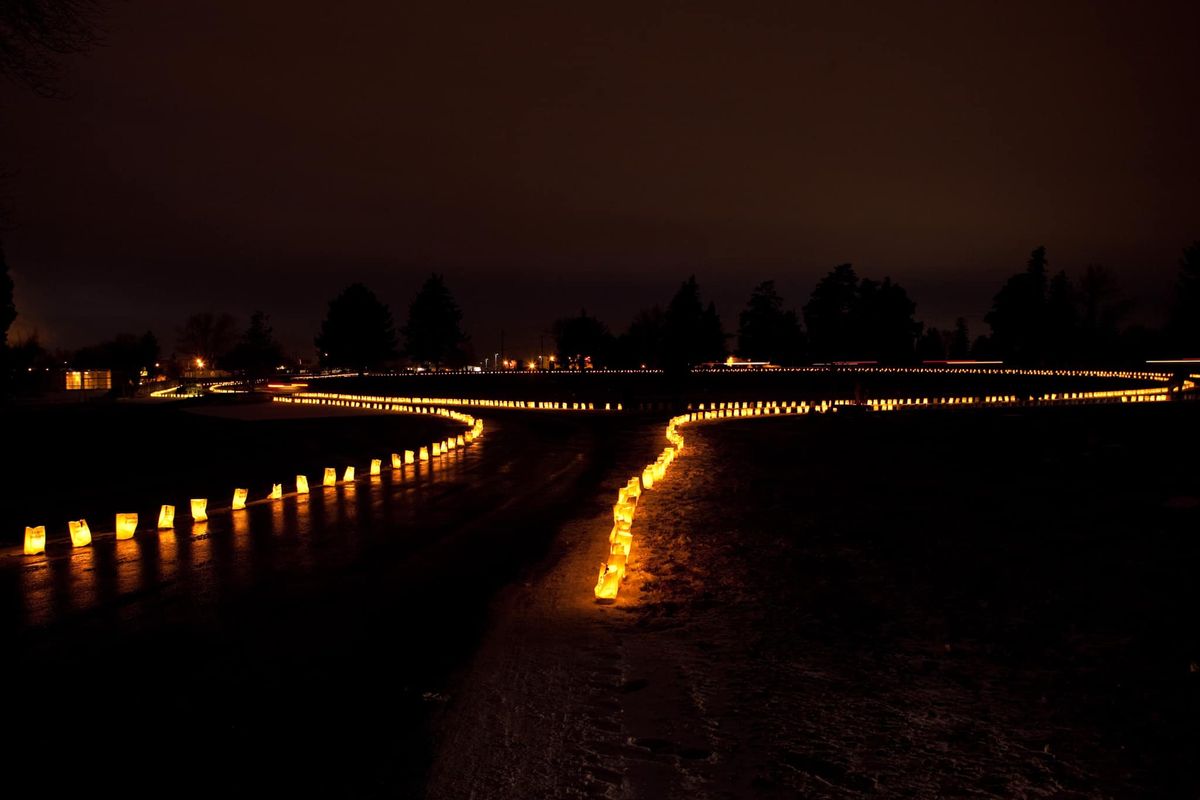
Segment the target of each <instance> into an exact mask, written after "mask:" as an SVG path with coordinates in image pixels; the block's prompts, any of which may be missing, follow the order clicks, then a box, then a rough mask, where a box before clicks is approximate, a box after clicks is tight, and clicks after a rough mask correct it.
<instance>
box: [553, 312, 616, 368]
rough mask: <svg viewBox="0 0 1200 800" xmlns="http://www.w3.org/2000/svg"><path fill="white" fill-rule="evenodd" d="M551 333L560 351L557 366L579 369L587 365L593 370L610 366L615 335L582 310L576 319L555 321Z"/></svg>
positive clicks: (568, 318)
mask: <svg viewBox="0 0 1200 800" xmlns="http://www.w3.org/2000/svg"><path fill="white" fill-rule="evenodd" d="M551 331H552V332H553V334H554V343H555V349H556V350H557V352H558V363H559V364H561V365H562V366H564V367H575V368H576V369H582V368H583V367H584V366H585V365H586V364H590V365H591V366H593V367H604V366H609V362H610V357H611V353H612V347H613V338H612V334H610V333H609V332H608V327H607V326H606V325H605V324H604V323H603V322H601V321H600V320H598V319H596V318H595V317H589V316H588V314H587V312H586V311H583V310H580V312H579V316H576V317H564V318H562V319H559V320H555V322H554V325H553V326H552V327H551Z"/></svg>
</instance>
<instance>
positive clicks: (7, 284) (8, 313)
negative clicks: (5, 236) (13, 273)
mask: <svg viewBox="0 0 1200 800" xmlns="http://www.w3.org/2000/svg"><path fill="white" fill-rule="evenodd" d="M16 318H17V307H16V305H15V304H14V303H13V282H12V278H11V277H9V274H8V261H7V260H6V259H5V258H4V243H3V242H0V350H3V349H4V348H5V347H7V346H8V329H9V328H10V327H12V324H13V320H15V319H16Z"/></svg>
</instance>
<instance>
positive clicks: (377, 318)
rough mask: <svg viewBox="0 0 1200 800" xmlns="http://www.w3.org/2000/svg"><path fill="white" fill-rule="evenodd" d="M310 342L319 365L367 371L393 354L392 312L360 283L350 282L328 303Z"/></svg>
mask: <svg viewBox="0 0 1200 800" xmlns="http://www.w3.org/2000/svg"><path fill="white" fill-rule="evenodd" d="M314 342H315V343H316V345H317V349H318V351H319V352H320V354H321V363H322V364H323V365H325V366H329V367H344V368H351V369H360V370H362V369H367V368H369V367H375V366H379V365H380V364H382V363H383V362H385V361H387V360H388V359H390V358H393V357H394V356H395V355H396V328H395V325H394V324H393V322H392V312H391V310H390V309H388V307H387V306H386V305H384V304H383V303H381V302H380V301H379V299H378V298H376V297H375V293H374V292H372V291H371V290H370V289H368V288H367V287H366V286H363V285H362V284H361V283H352V284H350V285H349V286H347V287H346V288H345V289H343V290H342V293H341V294H339V295H338V296H337V297H335V298H333V299H332V300H330V301H329V311H328V313H327V314H326V316H325V321H324V322H322V323H321V332H320V333H318V334H317V336H316V338H315V339H314Z"/></svg>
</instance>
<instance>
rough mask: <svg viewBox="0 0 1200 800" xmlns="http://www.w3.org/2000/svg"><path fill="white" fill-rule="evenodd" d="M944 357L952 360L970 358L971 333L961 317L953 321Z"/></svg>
mask: <svg viewBox="0 0 1200 800" xmlns="http://www.w3.org/2000/svg"><path fill="white" fill-rule="evenodd" d="M946 355H947V357H949V358H952V359H963V358H970V357H971V332H970V330H968V329H967V321H966V320H965V319H963V318H962V317H959V318H958V319H956V320H955V321H954V333H953V334H951V336H950V345H949V347H947V348H946Z"/></svg>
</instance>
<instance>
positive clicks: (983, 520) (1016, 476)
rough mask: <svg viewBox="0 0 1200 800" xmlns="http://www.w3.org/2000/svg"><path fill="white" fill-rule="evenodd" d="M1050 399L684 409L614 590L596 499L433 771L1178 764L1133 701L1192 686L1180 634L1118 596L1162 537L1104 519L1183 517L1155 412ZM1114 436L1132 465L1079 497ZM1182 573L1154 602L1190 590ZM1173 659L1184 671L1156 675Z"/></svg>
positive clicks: (592, 785)
mask: <svg viewBox="0 0 1200 800" xmlns="http://www.w3.org/2000/svg"><path fill="white" fill-rule="evenodd" d="M1065 413H1066V414H1070V415H1072V416H1071V417H1070V418H1067V417H1058V418H1053V417H1048V416H1047V415H1044V414H1043V415H1034V417H1032V418H1029V419H1026V418H1019V417H1015V416H1014V415H1009V414H992V415H989V416H979V415H971V416H962V415H960V416H958V417H954V418H952V421H951V422H950V424H942V423H941V422H939V421H938V420H939V419H942V418H941V417H933V416H932V415H930V416H925V417H922V418H920V419H916V418H913V419H912V420H908V419H895V418H890V419H880V420H876V419H856V420H849V419H847V420H813V419H794V420H761V421H760V420H749V421H738V422H731V423H727V424H725V423H723V424H711V425H710V424H705V425H700V426H693V427H690V428H687V429H685V435H686V436H687V440H688V447H687V450H686V452H685V453H684V455H683V457H682V459H680V460H679V461H677V463H676V465H675V467H674V468H673V470H672V472H671V473H670V474H669V476H668V478H667V480H666V481H665V482H664V483H663V484H661V485H660V486H659V487H658V488H657V489H655V490H654V491H652V492H650V493H648V494H647V495H646V496H645V497H644V498H643V502H642V503H641V505H640V506H639V509H638V515H637V519H636V521H635V523H634V531H635V544H634V550H633V553H632V556H631V560H630V573H629V576H628V579H627V582H626V584H625V585H624V586H623V588H622V591H621V595H620V597H619V599H618V601H617V602H616V604H615V605H612V606H599V605H596V604H595V603H594V601H593V598H592V579H593V576H594V575H595V571H596V565H597V564H598V563H599V562H600V560H601V559H602V558H603V554H604V552H605V550H606V534H607V532H608V529H609V525H610V514H609V512H608V508H607V507H605V508H604V510H603V512H602V513H600V512H597V513H594V514H590V515H588V517H587V518H582V519H578V520H576V521H574V522H573V523H571V524H570V525H569V526H567V527H566V528H565V529H564V530H563V531H562V533H561V536H560V539H559V548H558V551H557V555H556V557H555V558H554V559H552V560H551V561H550V562H548V563H547V566H546V569H545V571H544V572H542V573H541V574H539V575H538V576H537V577H535V578H534V579H533V580H531V581H530V582H529V583H527V584H526V585H523V586H519V587H515V588H512V589H510V590H508V591H506V592H505V593H504V594H503V595H502V596H501V599H500V601H499V602H498V604H497V605H496V607H495V611H494V614H493V622H492V626H491V630H490V632H489V633H488V634H487V636H486V638H485V640H484V642H483V644H482V646H481V647H480V649H479V651H478V653H477V655H476V657H475V659H474V663H473V664H472V665H471V667H470V669H469V670H468V671H467V673H466V674H465V675H464V676H463V677H462V678H461V680H460V687H459V689H458V690H457V692H455V694H454V696H453V697H452V698H451V701H450V702H449V703H448V705H447V709H446V712H445V714H444V716H443V718H442V719H441V720H440V723H439V724H440V736H439V740H438V747H437V756H436V760H435V763H434V765H433V768H432V771H431V774H430V780H429V796H430V797H433V798H438V799H439V800H440V799H441V798H447V799H448V798H468V797H470V798H493V797H494V798H533V797H610V798H623V797H646V798H676V797H677V798H685V797H686V798H698V797H795V796H804V797H858V796H867V795H876V794H883V795H885V796H916V797H929V798H933V797H945V796H948V795H969V796H986V797H1085V796H1086V797H1104V796H1126V795H1130V794H1133V795H1139V796H1156V795H1158V794H1159V793H1160V792H1161V790H1162V788H1163V787H1164V786H1171V785H1172V784H1173V783H1175V782H1178V781H1180V780H1181V779H1183V780H1185V781H1186V782H1187V784H1188V785H1191V786H1193V787H1194V786H1195V785H1196V781H1195V779H1194V778H1191V779H1190V780H1188V779H1186V778H1185V777H1184V776H1182V775H1179V774H1172V770H1176V771H1178V770H1180V769H1181V768H1182V767H1181V765H1182V764H1183V763H1184V761H1185V758H1184V756H1182V755H1181V754H1183V753H1186V752H1188V750H1189V748H1190V746H1191V745H1190V744H1189V742H1191V743H1194V742H1195V740H1196V737H1195V734H1194V733H1188V734H1185V735H1184V736H1183V737H1182V738H1181V737H1179V736H1177V735H1176V732H1175V731H1174V730H1171V731H1169V732H1167V733H1165V734H1164V736H1163V738H1164V740H1169V739H1171V737H1175V738H1174V741H1173V742H1171V743H1168V744H1166V745H1161V744H1159V743H1158V742H1157V741H1156V740H1155V739H1154V738H1153V737H1150V738H1147V735H1146V734H1145V733H1144V731H1142V730H1141V729H1140V727H1139V726H1141V725H1143V724H1151V723H1152V721H1153V720H1160V721H1161V720H1162V719H1163V717H1162V714H1163V713H1169V711H1170V708H1171V706H1172V705H1175V704H1177V701H1178V700H1179V699H1186V698H1187V697H1188V696H1190V695H1188V692H1195V681H1194V680H1192V681H1191V683H1190V684H1188V683H1187V681H1188V680H1189V674H1188V667H1187V659H1186V658H1183V659H1182V660H1172V659H1171V658H1169V657H1167V655H1166V654H1164V653H1159V652H1158V651H1157V649H1156V643H1155V642H1147V643H1141V642H1137V641H1135V640H1134V638H1133V637H1134V636H1135V635H1137V634H1136V633H1135V632H1136V631H1138V630H1139V629H1142V630H1148V628H1147V625H1150V624H1151V621H1152V619H1157V620H1160V621H1161V617H1162V612H1161V610H1157V609H1145V608H1138V607H1136V601H1133V600H1129V599H1128V598H1127V597H1126V595H1128V596H1129V598H1136V597H1138V596H1139V595H1143V594H1145V593H1146V592H1147V591H1148V590H1149V589H1150V585H1149V584H1147V585H1145V586H1138V585H1136V584H1130V583H1129V582H1130V581H1131V580H1132V581H1136V580H1137V575H1139V574H1142V573H1145V572H1146V571H1147V570H1149V569H1150V568H1151V567H1150V566H1148V565H1150V564H1151V562H1157V561H1159V560H1162V557H1161V555H1159V554H1155V553H1152V552H1149V551H1147V552H1145V554H1144V556H1145V558H1144V560H1145V562H1146V563H1144V564H1142V565H1141V566H1140V567H1128V566H1126V565H1127V564H1133V563H1135V562H1137V561H1139V559H1141V556H1138V555H1135V554H1133V553H1132V551H1130V550H1129V545H1130V543H1131V542H1129V541H1126V542H1119V541H1116V540H1119V539H1120V538H1122V537H1123V534H1122V533H1121V531H1123V530H1124V531H1128V530H1129V529H1128V528H1127V527H1126V526H1127V521H1128V520H1129V519H1139V518H1140V519H1142V520H1144V523H1143V524H1144V526H1145V527H1144V528H1142V534H1141V535H1163V532H1164V530H1165V528H1166V526H1168V525H1170V524H1174V522H1177V521H1178V520H1176V519H1175V517H1174V516H1172V515H1174V514H1176V513H1177V512H1174V511H1170V510H1169V509H1168V508H1167V507H1168V506H1178V505H1179V504H1178V503H1177V502H1175V501H1174V500H1172V501H1170V502H1167V503H1164V502H1163V498H1164V497H1165V496H1166V495H1167V494H1169V493H1170V492H1171V491H1172V487H1170V486H1167V485H1166V484H1165V483H1161V482H1157V481H1158V477H1157V476H1156V475H1155V474H1153V473H1154V471H1155V470H1154V468H1150V467H1147V466H1146V465H1145V464H1144V463H1142V462H1143V460H1144V458H1145V457H1148V454H1149V452H1150V450H1152V449H1153V448H1154V445H1153V444H1148V443H1147V441H1146V436H1147V435H1149V436H1153V435H1154V431H1153V430H1147V431H1144V432H1141V431H1138V430H1137V423H1136V422H1134V423H1132V424H1130V425H1125V424H1124V423H1121V422H1119V420H1121V419H1126V420H1127V419H1128V417H1125V418H1119V417H1114V416H1105V414H1107V413H1111V414H1117V413H1120V409H1117V410H1115V411H1112V412H1107V411H1104V410H1099V411H1088V412H1086V413H1080V414H1077V413H1076V412H1070V411H1068V412H1065ZM1148 418H1149V417H1143V419H1148ZM1056 419H1057V421H1056ZM1065 419H1073V420H1074V422H1072V424H1071V425H1070V426H1062V425H1060V424H1059V423H1060V422H1062V421H1063V420H1065ZM1189 419H1190V417H1189ZM1080 420H1082V422H1081V421H1080ZM1114 421H1118V424H1116V425H1114V424H1113V422H1114ZM847 425H853V426H855V427H854V428H853V429H851V428H848V427H847ZM1164 425H1165V427H1166V428H1167V429H1170V428H1171V427H1172V426H1173V423H1171V422H1170V421H1169V420H1168V421H1167V422H1166V423H1165V424H1164ZM1160 427H1162V426H1160ZM939 428H940V429H942V430H941V432H939ZM1115 429H1121V430H1123V431H1124V433H1114V432H1113V431H1114V430H1115ZM1056 432H1058V433H1056ZM1160 432H1161V431H1160ZM1106 437H1107V438H1106ZM1039 443H1044V444H1039ZM659 445H660V443H658V442H655V443H654V447H650V446H649V445H642V446H644V447H646V449H647V452H652V451H653V450H654V449H655V447H657V446H659ZM914 447H916V448H920V449H921V451H922V452H921V454H919V455H912V454H911V449H912V448H914ZM979 448H982V449H979ZM1147 448H1149V450H1147ZM906 449H907V451H906ZM906 452H907V453H908V454H905V453H906ZM970 453H977V454H979V457H978V458H972V457H970V456H969V455H968V454H970ZM902 454H903V455H902ZM1126 459H1128V460H1129V466H1130V467H1132V466H1133V465H1134V464H1138V465H1139V467H1138V469H1139V470H1140V471H1141V477H1140V478H1136V479H1134V478H1132V477H1131V478H1129V479H1128V480H1129V481H1132V482H1133V484H1136V485H1125V484H1121V485H1119V486H1118V485H1117V484H1114V486H1113V487H1110V488H1111V491H1109V492H1108V494H1107V496H1106V497H1105V498H1104V499H1101V498H1094V497H1091V496H1089V495H1087V494H1086V487H1088V486H1092V485H1094V486H1095V487H1096V488H1097V489H1100V490H1101V491H1103V487H1101V486H1100V485H1099V483H1100V482H1102V480H1103V478H1102V476H1103V474H1109V475H1112V474H1115V473H1114V471H1113V465H1114V464H1120V463H1122V461H1123V460H1126ZM1014 464H1022V465H1023V467H1022V469H1021V470H1020V472H1019V473H1018V471H1016V470H1014V469H1013V465H1014ZM1160 468H1161V469H1163V470H1166V469H1169V467H1168V466H1166V465H1160ZM1092 470H1094V472H1093V471H1092ZM1195 472H1196V470H1195V468H1194V467H1192V468H1191V473H1190V474H1191V478H1192V479H1194V478H1195V477H1196V475H1195ZM625 477H626V476H625V475H617V474H614V475H613V476H612V481H611V485H612V487H613V491H614V493H615V487H616V486H617V485H619V483H621V482H623V480H624V478H625ZM1053 481H1058V483H1053ZM1183 483H1186V481H1183ZM1181 485H1182V484H1181ZM1197 485H1200V483H1198V484H1197ZM1081 488H1083V489H1085V491H1083V492H1080V491H1078V490H1079V489H1081ZM1147 492H1150V493H1151V494H1152V495H1153V496H1152V497H1147V496H1146V495H1147ZM1005 498H1009V499H1020V501H1021V502H1015V503H1009V504H1008V505H1007V507H1003V506H1002V502H1003V500H1004V499H1005ZM1175 500H1177V498H1175ZM1106 504H1107V507H1106ZM1185 505H1186V504H1185ZM1091 506H1095V508H1094V509H1092V510H1088V509H1089V508H1090V507H1091ZM1159 513H1162V514H1166V515H1167V516H1165V517H1161V518H1158V519H1147V516H1148V515H1152V514H1159ZM1189 513H1192V515H1193V519H1194V517H1195V513H1194V511H1193V512H1189ZM1173 521H1174V522H1173ZM1021 525H1023V526H1024V527H1023V528H1022V527H1020V526H1021ZM1106 526H1111V530H1110V529H1109V528H1108V527H1106ZM1101 541H1103V542H1104V543H1105V544H1104V545H1103V546H1101V545H1100V544H1099V542H1101ZM1089 542H1090V543H1091V544H1090V545H1089V544H1088V543H1089ZM1083 547H1090V552H1089V553H1088V554H1087V555H1083V553H1082V550H1081V548H1083ZM1110 551H1111V552H1110ZM1195 556H1196V548H1195V546H1194V545H1189V546H1187V547H1186V548H1185V549H1183V550H1180V551H1178V553H1177V558H1178V559H1181V560H1182V562H1183V564H1187V563H1190V564H1192V566H1193V567H1194V566H1195V560H1196V558H1195ZM1109 560H1111V564H1110V565H1108V566H1103V565H1100V564H1097V563H1094V562H1097V561H1104V562H1105V564H1108V562H1109ZM1166 560H1167V561H1170V559H1169V558H1168V559H1166ZM1183 564H1181V565H1180V567H1179V569H1180V570H1182V571H1183V572H1186V571H1187V569H1190V567H1187V566H1184V565H1183ZM1165 568H1170V567H1165ZM1125 570H1129V571H1131V572H1132V573H1133V574H1131V575H1124V574H1122V572H1123V571H1125ZM1098 574H1102V577H1100V578H1097V577H1096V576H1097V575H1098ZM1110 579H1111V580H1112V581H1115V582H1116V583H1117V584H1118V588H1115V589H1114V588H1109V587H1108V584H1107V581H1109V580H1110ZM1174 591H1176V592H1178V591H1184V592H1185V599H1190V600H1191V601H1193V605H1194V599H1195V598H1194V593H1192V594H1186V592H1187V590H1186V589H1181V585H1176V586H1175V589H1174ZM1106 592H1107V594H1108V595H1110V597H1109V598H1108V599H1103V600H1101V599H1097V596H1102V595H1104V593H1106ZM1179 599H1180V598H1178V597H1173V598H1167V599H1165V600H1164V602H1165V603H1167V604H1176V605H1175V607H1176V609H1177V611H1176V612H1175V613H1178V614H1182V615H1185V616H1186V614H1187V613H1189V612H1187V611H1186V609H1185V608H1181V607H1179V606H1178V603H1177V601H1178V600H1179ZM1155 602H1157V601H1155ZM1131 603H1134V605H1133V607H1131ZM1110 606H1111V607H1110ZM1123 608H1129V610H1128V611H1127V612H1125V611H1121V610H1120V609H1123ZM1192 610H1196V609H1194V608H1193V609H1192ZM1143 616H1144V617H1145V620H1144V621H1143V619H1142V617H1143ZM1168 627H1169V626H1168ZM1146 635H1147V637H1150V636H1151V634H1149V633H1147V634H1146ZM1155 635H1156V634H1155ZM1186 638H1187V641H1188V643H1189V645H1190V646H1193V647H1194V646H1195V644H1196V637H1195V635H1194V634H1190V633H1189V634H1187V637H1186ZM1185 649H1186V648H1185ZM1139 659H1142V660H1144V661H1145V663H1138V662H1139ZM1167 671H1169V672H1170V676H1171V680H1173V681H1176V682H1177V683H1172V684H1170V685H1168V686H1166V687H1164V686H1161V685H1159V684H1158V683H1156V682H1155V681H1157V680H1158V678H1157V677H1148V676H1157V675H1158V673H1160V672H1162V673H1163V674H1166V672H1167ZM1121 681H1126V684H1125V685H1124V686H1122V684H1121ZM1188 686H1190V687H1191V688H1190V689H1189V688H1188ZM1180 692H1182V694H1178V693H1180ZM1156 748H1158V749H1156Z"/></svg>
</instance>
